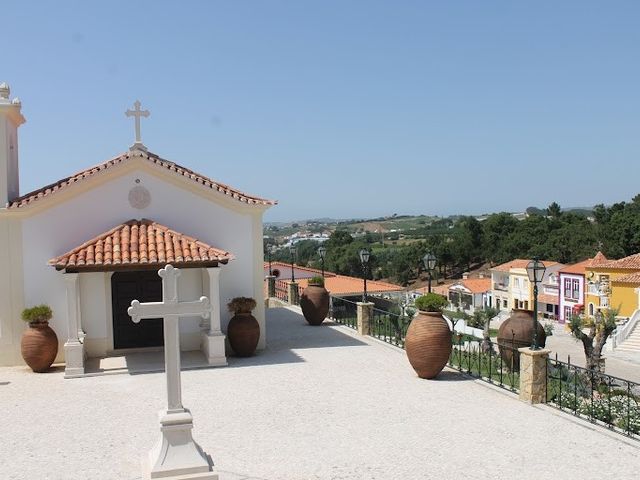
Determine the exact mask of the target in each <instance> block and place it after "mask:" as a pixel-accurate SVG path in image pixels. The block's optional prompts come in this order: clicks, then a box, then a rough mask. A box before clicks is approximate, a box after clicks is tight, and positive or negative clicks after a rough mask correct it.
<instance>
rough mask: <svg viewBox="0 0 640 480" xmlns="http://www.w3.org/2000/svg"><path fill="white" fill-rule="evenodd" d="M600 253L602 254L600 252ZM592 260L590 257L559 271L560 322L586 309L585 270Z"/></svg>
mask: <svg viewBox="0 0 640 480" xmlns="http://www.w3.org/2000/svg"><path fill="white" fill-rule="evenodd" d="M599 255H602V254H601V253H599ZM597 257H598V256H596V258H597ZM591 262H592V259H591V258H589V259H587V260H584V261H582V262H579V263H576V264H573V265H568V266H566V267H564V268H563V269H562V270H560V271H559V272H558V274H559V276H560V277H559V278H560V305H559V306H560V309H559V315H558V321H559V322H560V323H565V322H567V321H568V320H569V319H570V318H571V316H572V315H578V314H580V313H582V311H583V310H584V299H585V270H586V267H587V265H589V264H591Z"/></svg>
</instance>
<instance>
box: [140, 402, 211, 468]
mask: <svg viewBox="0 0 640 480" xmlns="http://www.w3.org/2000/svg"><path fill="white" fill-rule="evenodd" d="M159 416H160V432H161V437H160V440H159V441H158V443H157V444H156V445H155V446H154V447H153V448H152V449H151V451H150V452H149V459H148V463H147V465H145V466H144V473H145V479H152V478H162V479H167V480H195V479H199V480H218V474H216V473H213V472H212V471H211V469H212V467H213V462H212V461H211V458H209V456H208V455H207V454H206V453H204V452H203V451H202V448H200V446H199V445H198V444H197V443H196V442H195V441H194V440H193V437H192V436H191V429H192V428H193V417H192V416H191V412H190V411H189V410H188V409H186V408H185V409H184V410H183V411H178V412H170V411H168V410H162V411H160V414H159Z"/></svg>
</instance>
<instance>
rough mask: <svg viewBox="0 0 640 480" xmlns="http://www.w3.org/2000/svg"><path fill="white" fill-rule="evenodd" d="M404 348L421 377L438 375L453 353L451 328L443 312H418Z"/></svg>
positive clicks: (410, 326)
mask: <svg viewBox="0 0 640 480" xmlns="http://www.w3.org/2000/svg"><path fill="white" fill-rule="evenodd" d="M404 348H405V350H406V351H407V357H408V359H409V363H410V364H411V366H412V367H413V369H414V370H415V371H416V373H417V374H418V376H419V377H420V378H434V377H435V376H436V375H438V374H439V373H440V372H441V371H442V369H443V368H444V366H445V365H446V364H447V361H448V360H449V355H451V330H449V324H448V323H447V321H446V320H445V319H444V318H443V317H442V313H440V312H423V311H420V312H418V314H417V315H416V316H415V317H414V318H413V320H411V324H410V325H409V328H408V329H407V336H406V339H405V342H404Z"/></svg>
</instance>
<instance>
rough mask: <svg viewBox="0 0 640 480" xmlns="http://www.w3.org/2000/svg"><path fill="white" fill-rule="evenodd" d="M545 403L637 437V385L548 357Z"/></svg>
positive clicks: (639, 389)
mask: <svg viewBox="0 0 640 480" xmlns="http://www.w3.org/2000/svg"><path fill="white" fill-rule="evenodd" d="M546 387H547V403H549V404H550V405H552V406H555V407H556V408H559V409H560V410H562V411H564V412H568V413H571V414H573V415H575V416H577V417H580V418H583V419H585V420H588V421H590V422H592V423H595V424H599V425H604V426H606V427H607V428H609V429H611V430H613V431H616V432H618V433H622V434H624V435H627V436H629V437H632V438H635V439H637V440H638V439H640V384H637V383H635V382H632V381H630V380H625V379H623V378H618V377H614V376H612V375H607V374H604V373H600V372H597V371H595V370H588V369H586V368H583V367H579V366H577V365H573V364H571V357H569V358H568V359H567V361H566V362H562V361H560V360H558V356H557V354H556V357H555V359H552V358H550V359H549V360H548V361H547V384H546Z"/></svg>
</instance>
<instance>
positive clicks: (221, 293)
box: [0, 83, 276, 377]
mask: <svg viewBox="0 0 640 480" xmlns="http://www.w3.org/2000/svg"><path fill="white" fill-rule="evenodd" d="M126 114H127V116H130V117H134V121H135V143H134V144H133V145H132V146H131V147H130V148H129V150H128V151H126V152H124V153H122V154H120V155H117V156H115V157H113V158H111V159H109V160H107V161H105V162H103V163H100V164H98V165H95V166H92V167H90V168H87V169H86V170H83V171H81V172H77V173H75V174H73V175H71V176H68V177H65V178H63V179H61V180H59V181H57V182H55V183H52V184H51V185H47V186H44V187H42V188H40V189H38V190H36V191H33V192H29V193H26V194H21V192H20V190H19V170H20V168H19V167H20V163H19V156H18V128H19V127H20V125H22V124H23V123H24V122H25V119H24V117H23V115H22V113H21V103H20V100H18V98H13V99H11V97H10V90H9V87H8V86H7V85H6V84H5V83H2V84H0V265H2V268H1V269H0V365H20V364H22V363H23V360H22V356H21V353H20V339H21V334H22V331H23V330H24V329H25V328H28V327H27V326H26V325H25V324H24V322H22V321H21V319H20V314H21V312H22V310H23V309H24V308H26V307H31V306H34V305H38V304H47V305H49V306H50V307H51V309H52V310H53V319H52V320H51V322H50V325H51V327H52V328H53V329H54V331H55V332H56V334H57V336H58V340H59V349H58V352H59V353H58V358H57V359H56V361H57V362H65V376H67V377H73V376H80V375H83V374H84V373H85V363H86V359H87V358H89V357H99V358H101V357H107V356H112V355H121V354H124V353H127V352H144V351H146V350H157V349H159V348H161V347H162V345H163V330H162V328H163V327H162V320H161V319H158V320H157V321H156V320H151V321H145V322H140V323H138V324H135V323H133V322H132V321H131V318H130V317H129V315H128V314H127V308H128V307H129V306H130V305H131V301H132V300H133V299H138V300H140V301H141V302H145V301H158V300H161V298H162V284H161V279H160V277H159V276H158V274H157V272H158V269H160V268H162V267H164V266H165V265H167V264H171V265H173V266H174V267H178V268H180V270H181V271H182V275H181V279H180V285H179V292H178V294H179V299H180V301H190V300H198V299H199V298H200V297H201V296H206V297H209V299H210V301H211V304H212V307H213V310H212V313H211V315H210V318H209V319H207V320H203V319H202V318H201V317H193V318H188V319H186V321H183V322H181V327H180V339H181V340H180V342H181V345H180V348H181V350H183V351H190V350H201V351H202V352H203V354H204V356H205V358H206V360H207V362H208V363H209V364H210V365H220V366H221V365H226V353H225V335H224V332H225V330H226V325H227V323H228V321H229V313H228V312H227V310H226V303H227V302H228V301H229V300H230V299H231V298H233V297H238V296H246V297H253V298H255V299H256V301H257V304H258V306H257V307H256V309H255V310H254V312H253V313H254V316H255V317H256V318H257V319H258V323H259V324H260V341H259V344H258V348H264V346H265V342H266V331H265V312H264V302H263V301H261V299H262V298H263V278H264V270H263V247H262V216H263V214H264V212H265V211H266V210H267V209H268V208H270V207H271V206H273V205H275V203H276V202H274V201H272V200H266V199H263V198H258V197H256V196H253V195H248V194H246V193H242V192H240V191H238V190H236V189H234V188H232V187H230V186H227V185H224V184H221V183H219V182H217V181H215V180H212V179H210V178H207V177H206V176H204V175H201V174H198V173H196V172H193V171H192V170H189V169H188V168H186V167H183V166H181V165H178V164H177V163H174V162H172V161H169V160H165V159H163V158H161V157H160V156H158V155H156V154H154V153H151V152H150V151H148V150H147V148H146V147H145V145H144V144H143V143H142V141H141V137H140V118H141V117H146V116H148V115H149V112H148V111H146V110H142V109H141V105H140V103H139V102H136V103H135V104H134V109H133V110H128V111H127V112H126ZM92 163H93V162H92ZM23 167H25V166H24V165H23ZM27 167H28V166H27Z"/></svg>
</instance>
